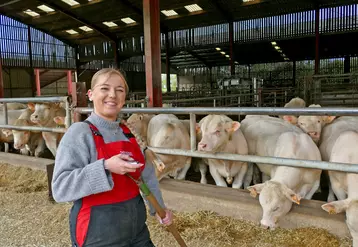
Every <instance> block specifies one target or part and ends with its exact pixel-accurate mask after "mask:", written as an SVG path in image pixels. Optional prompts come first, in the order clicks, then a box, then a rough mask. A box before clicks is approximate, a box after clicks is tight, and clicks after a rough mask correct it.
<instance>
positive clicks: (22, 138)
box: [3, 108, 46, 157]
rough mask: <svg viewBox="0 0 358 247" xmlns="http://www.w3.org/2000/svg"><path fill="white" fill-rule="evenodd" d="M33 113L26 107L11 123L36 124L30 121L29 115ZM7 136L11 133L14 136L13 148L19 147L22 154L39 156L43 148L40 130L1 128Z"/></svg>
mask: <svg viewBox="0 0 358 247" xmlns="http://www.w3.org/2000/svg"><path fill="white" fill-rule="evenodd" d="M32 113H33V111H32V109H30V108H27V109H25V111H24V112H23V113H22V114H21V115H20V117H19V118H18V119H17V120H16V121H15V122H14V123H13V125H15V126H25V127H26V126H36V124H34V123H33V122H31V121H30V116H31V114H32ZM3 133H4V134H5V135H7V136H10V135H12V136H13V138H14V148H15V149H20V151H21V153H22V154H25V155H28V153H29V152H30V155H31V156H33V155H34V156H35V157H39V155H40V154H41V153H42V152H43V151H44V150H45V147H46V145H45V141H44V139H43V137H42V133H41V131H28V130H3Z"/></svg>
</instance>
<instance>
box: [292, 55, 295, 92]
mask: <svg viewBox="0 0 358 247" xmlns="http://www.w3.org/2000/svg"><path fill="white" fill-rule="evenodd" d="M292 85H293V86H294V87H295V86H296V61H293V64H292Z"/></svg>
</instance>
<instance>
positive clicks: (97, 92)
mask: <svg viewBox="0 0 358 247" xmlns="http://www.w3.org/2000/svg"><path fill="white" fill-rule="evenodd" d="M95 76H96V75H95ZM95 76H94V79H93V82H92V84H94V85H92V89H90V90H88V96H89V99H90V100H92V101H93V108H94V112H95V113H96V114H97V115H99V116H100V117H102V118H104V119H106V120H109V121H115V120H116V119H117V116H118V113H119V112H120V111H121V109H122V107H123V105H124V103H125V99H126V90H127V83H126V81H125V80H124V77H123V76H120V74H119V72H118V73H117V72H112V73H102V74H99V75H98V76H97V77H95Z"/></svg>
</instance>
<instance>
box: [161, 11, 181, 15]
mask: <svg viewBox="0 0 358 247" xmlns="http://www.w3.org/2000/svg"><path fill="white" fill-rule="evenodd" d="M162 13H163V14H164V15H165V16H174V15H178V13H177V12H175V11H174V10H162Z"/></svg>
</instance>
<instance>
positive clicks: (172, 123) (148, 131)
mask: <svg viewBox="0 0 358 247" xmlns="http://www.w3.org/2000/svg"><path fill="white" fill-rule="evenodd" d="M148 120H149V121H148ZM127 123H128V124H129V125H130V126H132V127H133V129H135V130H136V131H138V132H141V133H140V135H141V136H142V137H143V139H146V142H147V144H148V145H149V146H151V147H160V148H171V149H186V150H190V137H189V132H188V131H187V129H186V127H185V126H184V124H183V123H182V122H181V121H180V120H179V119H178V118H177V117H176V116H175V115H173V114H159V115H156V116H150V115H148V116H143V115H138V114H136V115H135V114H132V115H131V116H130V117H129V118H128V120H127ZM145 136H146V138H145ZM156 156H157V159H158V164H155V167H156V176H157V178H158V180H161V179H162V178H163V177H165V176H167V175H172V176H173V177H174V178H175V179H180V180H183V179H185V176H186V173H187V171H188V170H189V168H190V165H191V157H186V156H180V155H165V154H156ZM162 164H164V165H162Z"/></svg>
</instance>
